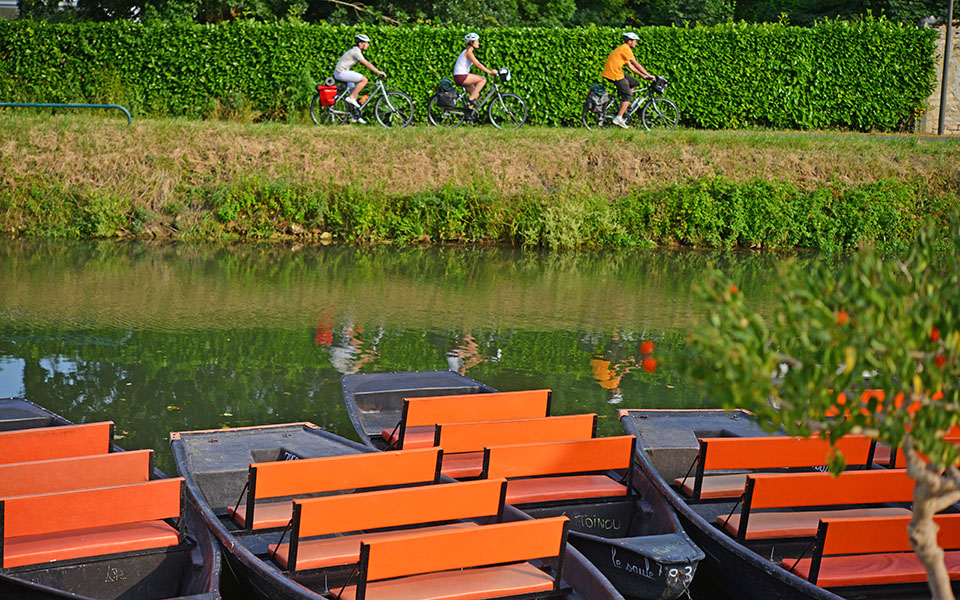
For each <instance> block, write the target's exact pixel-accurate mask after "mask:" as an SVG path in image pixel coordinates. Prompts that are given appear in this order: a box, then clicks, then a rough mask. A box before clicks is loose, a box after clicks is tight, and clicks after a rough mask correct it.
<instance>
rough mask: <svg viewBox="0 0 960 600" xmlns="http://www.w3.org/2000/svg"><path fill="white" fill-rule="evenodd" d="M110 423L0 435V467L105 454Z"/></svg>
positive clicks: (9, 432)
mask: <svg viewBox="0 0 960 600" xmlns="http://www.w3.org/2000/svg"><path fill="white" fill-rule="evenodd" d="M112 443H113V422H111V421H104V422H102V423H85V424H82V425H57V426H54V427H38V428H36V429H17V430H14V431H3V432H0V464H5V463H21V462H32V461H36V460H50V459H54V458H68V457H71V456H88V455H90V454H107V453H108V452H110V446H111V445H112Z"/></svg>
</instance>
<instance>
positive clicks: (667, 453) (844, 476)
mask: <svg viewBox="0 0 960 600" xmlns="http://www.w3.org/2000/svg"><path fill="white" fill-rule="evenodd" d="M620 421H621V424H622V426H623V429H624V431H625V432H626V433H627V434H630V435H634V436H636V438H637V440H638V446H639V448H638V452H637V460H638V461H639V467H640V468H641V469H642V470H643V471H644V472H645V473H646V474H647V475H648V477H649V480H650V481H652V482H653V483H654V485H656V487H657V488H658V489H659V490H660V492H661V494H662V495H663V497H664V498H666V500H667V501H668V502H669V503H670V504H671V505H672V507H673V508H674V509H675V510H676V513H677V515H678V516H679V518H680V521H681V523H682V524H683V526H684V528H685V530H686V531H687V532H688V533H689V534H690V536H691V538H693V540H694V542H696V543H697V545H698V546H700V548H702V549H703V551H704V552H705V554H706V559H705V560H704V561H703V563H702V564H701V570H700V573H701V574H702V575H704V576H705V577H706V578H707V580H708V581H710V582H712V584H713V585H715V586H718V587H720V588H721V589H724V590H725V591H726V592H727V594H729V595H730V596H731V597H734V598H738V599H740V598H742V599H746V600H766V599H768V598H778V599H783V600H839V599H840V598H898V599H900V598H903V599H906V598H929V597H930V592H929V589H928V588H927V585H926V575H925V572H924V570H923V568H922V566H921V565H920V563H919V561H918V560H917V559H916V557H915V556H914V555H913V553H912V551H911V549H910V545H909V541H908V539H907V534H906V524H907V522H908V521H909V519H910V506H911V502H912V498H913V495H912V493H913V482H912V480H910V479H909V477H907V475H906V473H905V471H904V470H903V469H896V468H885V467H884V466H881V464H880V463H878V461H877V458H876V454H875V452H876V446H875V445H874V444H873V443H872V442H871V441H870V440H868V439H866V438H862V437H859V436H845V437H844V438H841V440H840V441H838V442H837V447H838V448H839V449H840V450H841V451H842V452H843V454H844V457H845V458H846V463H847V468H846V470H844V471H843V472H841V473H840V474H839V476H837V477H834V476H833V475H831V474H829V473H827V472H824V471H825V466H826V464H827V462H828V460H829V453H830V448H829V445H828V444H827V443H826V442H825V441H823V440H819V439H816V438H794V437H789V436H784V435H772V434H770V433H768V432H766V431H764V430H763V429H762V428H761V427H759V426H758V425H757V424H756V422H755V421H754V419H753V418H752V416H751V415H750V414H749V413H747V412H744V411H732V412H728V411H722V410H623V411H621V413H620ZM946 513H947V514H941V515H938V516H937V517H936V518H937V520H938V523H939V524H940V527H941V533H940V537H939V541H940V543H941V545H942V547H944V549H945V550H946V551H947V565H948V569H949V570H950V573H951V577H953V578H958V577H960V521H958V519H960V514H957V511H956V510H955V509H948V511H946ZM950 513H952V514H950ZM878 532H882V533H881V534H879V535H878ZM957 587H958V586H957V585H956V584H955V585H954V588H955V590H956V589H957Z"/></svg>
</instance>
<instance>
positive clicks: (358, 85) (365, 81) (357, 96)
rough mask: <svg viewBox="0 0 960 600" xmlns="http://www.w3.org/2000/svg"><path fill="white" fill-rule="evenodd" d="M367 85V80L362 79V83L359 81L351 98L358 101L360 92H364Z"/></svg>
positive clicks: (351, 93)
mask: <svg viewBox="0 0 960 600" xmlns="http://www.w3.org/2000/svg"><path fill="white" fill-rule="evenodd" d="M365 85H367V78H366V77H361V78H360V81H358V82H357V84H356V85H354V86H353V91H352V92H350V97H351V98H353V99H354V100H357V99H358V98H359V97H360V90H362V89H363V86H365Z"/></svg>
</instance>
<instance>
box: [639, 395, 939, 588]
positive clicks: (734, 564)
mask: <svg viewBox="0 0 960 600" xmlns="http://www.w3.org/2000/svg"><path fill="white" fill-rule="evenodd" d="M684 412H687V413H695V412H696V413H704V414H707V413H715V414H716V415H718V416H723V415H725V414H727V413H724V411H693V410H691V411H640V410H637V411H631V410H624V411H621V415H620V422H621V424H622V426H623V429H624V431H625V432H626V433H627V434H630V435H633V436H635V437H636V438H637V452H636V453H635V455H636V456H637V458H638V460H639V467H640V469H641V470H642V471H644V472H645V473H646V474H647V480H648V481H650V482H652V483H653V485H655V486H656V487H657V489H658V490H659V491H660V494H661V495H662V496H663V497H664V498H665V499H666V501H667V502H668V503H669V504H670V505H671V506H672V507H673V509H674V511H675V512H676V515H677V517H678V518H679V519H680V523H681V525H682V526H683V528H684V530H685V531H686V532H687V534H688V535H689V536H690V538H691V539H692V540H693V542H694V543H695V544H696V545H697V546H699V547H700V549H701V550H703V552H704V554H705V558H704V560H703V562H701V563H700V568H699V570H698V573H697V579H698V582H700V581H704V582H709V587H711V588H714V589H716V588H719V589H720V590H722V591H723V592H724V593H725V594H727V595H729V596H730V597H732V598H734V599H736V600H842V599H843V598H848V599H851V598H857V599H860V598H883V599H885V600H893V599H901V598H902V599H920V598H929V597H930V594H929V591H928V590H927V589H926V586H925V584H910V585H903V586H873V587H868V588H863V587H859V588H848V589H838V590H827V589H824V588H821V587H819V586H816V585H814V584H812V583H810V582H809V581H807V580H805V579H802V578H800V577H797V576H796V575H794V574H792V573H790V572H788V571H787V570H785V569H783V568H781V567H779V566H777V565H776V564H774V563H773V562H771V561H770V560H767V559H766V558H765V557H763V556H761V555H760V554H757V553H756V552H753V551H751V550H749V549H748V548H746V547H744V546H743V545H741V544H739V543H737V542H736V540H734V539H732V538H730V537H729V536H727V535H726V534H725V533H723V532H722V531H721V530H720V529H719V528H717V527H715V526H714V525H713V524H712V523H711V522H708V521H707V520H706V519H704V518H703V517H702V516H701V515H700V514H698V513H697V512H696V511H695V510H693V509H692V508H691V507H690V505H688V504H687V502H686V501H685V500H684V499H683V498H682V497H681V496H680V495H679V494H678V493H677V492H676V490H674V488H673V487H672V486H670V485H669V484H668V483H667V481H666V480H665V479H664V477H662V476H661V474H660V472H659V471H658V470H657V468H656V467H655V466H654V462H653V461H652V460H651V455H657V450H656V449H648V448H647V447H646V446H645V444H644V439H645V438H644V430H646V431H648V432H649V431H652V430H653V429H654V428H655V425H654V424H652V421H651V420H648V419H647V417H646V416H641V415H643V414H647V415H648V416H649V415H651V414H653V413H659V414H657V415H656V416H658V417H662V416H664V415H666V416H669V413H677V416H680V414H681V413H684ZM708 416H709V415H708ZM727 416H728V417H729V418H730V419H732V420H734V421H736V420H738V415H737V414H736V413H734V414H727ZM673 422H674V425H675V424H676V422H677V421H676V420H674V421H673ZM718 422H719V420H718ZM698 425H699V428H698V431H700V430H702V431H710V432H711V433H710V435H718V433H720V434H724V435H726V434H729V433H732V430H734V429H743V428H744V426H745V425H744V424H743V423H732V422H728V423H727V424H725V425H720V426H716V427H714V426H709V425H705V424H703V423H700V424H698ZM750 433H753V432H750ZM737 434H738V435H744V434H745V433H744V432H742V431H738V432H737ZM694 437H695V436H694ZM668 445H669V444H668ZM648 450H650V451H649V452H648ZM690 451H691V452H693V453H695V450H692V449H691V450H690ZM656 460H657V461H658V464H659V465H661V468H663V465H666V464H668V463H669V462H670V461H669V460H668V458H666V457H662V456H657V459H656ZM687 460H688V457H687V458H684V459H683V460H681V461H673V463H674V466H679V465H681V464H686V463H687ZM682 474H683V473H682V470H681V471H680V476H682ZM669 479H671V480H672V476H671V477H669ZM704 587H706V586H704ZM955 588H956V586H955Z"/></svg>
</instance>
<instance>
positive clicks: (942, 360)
mask: <svg viewBox="0 0 960 600" xmlns="http://www.w3.org/2000/svg"><path fill="white" fill-rule="evenodd" d="M933 364H935V365H937V366H938V367H940V368H941V369H942V368H943V365H945V364H947V357H946V356H944V355H942V354H938V355H936V356H934V357H933Z"/></svg>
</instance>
